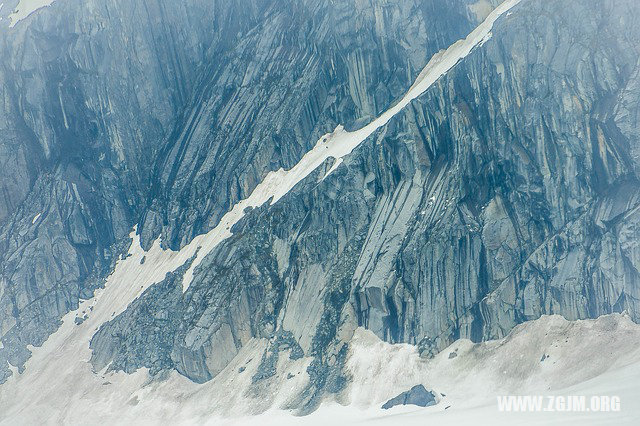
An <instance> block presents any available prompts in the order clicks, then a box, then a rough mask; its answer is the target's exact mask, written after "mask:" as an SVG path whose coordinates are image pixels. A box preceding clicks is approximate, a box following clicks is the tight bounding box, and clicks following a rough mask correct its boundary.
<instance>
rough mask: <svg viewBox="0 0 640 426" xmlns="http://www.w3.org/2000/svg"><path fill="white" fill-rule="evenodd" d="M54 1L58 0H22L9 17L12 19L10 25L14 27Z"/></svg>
mask: <svg viewBox="0 0 640 426" xmlns="http://www.w3.org/2000/svg"><path fill="white" fill-rule="evenodd" d="M54 1H56V0H20V3H18V6H16V9H15V10H14V11H13V13H12V14H11V15H9V19H10V20H11V24H9V27H14V26H15V25H16V24H17V23H18V22H20V21H22V20H23V19H25V18H26V17H28V16H29V15H31V14H32V13H33V12H35V11H36V10H38V9H42V8H43V7H48V6H49V5H51V3H53V2H54Z"/></svg>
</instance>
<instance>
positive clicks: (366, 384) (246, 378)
mask: <svg viewBox="0 0 640 426" xmlns="http://www.w3.org/2000/svg"><path fill="white" fill-rule="evenodd" d="M102 314H104V312H102ZM68 324H69V322H68V323H67V324H66V326H65V328H64V329H63V330H62V333H60V334H59V335H58V336H57V337H56V338H55V339H50V341H48V342H47V343H46V344H45V346H44V347H43V348H42V349H41V350H39V351H36V353H35V355H34V358H33V359H32V360H30V361H29V368H27V371H26V373H25V374H24V375H22V376H20V377H18V378H17V379H16V378H11V379H10V381H9V382H8V383H7V384H8V385H9V386H6V385H5V386H2V387H0V413H1V414H0V424H34V423H48V424H104V423H108V424H131V422H136V424H167V423H171V424H193V423H197V424H216V425H217V424H262V425H264V424H289V423H291V424H327V422H329V421H333V422H337V423H339V424H352V423H356V424H358V423H368V422H370V421H376V422H381V423H382V424H397V422H398V421H401V422H402V423H403V424H405V423H406V424H424V423H425V422H429V421H431V422H437V423H438V424H445V425H447V424H468V423H469V422H470V421H471V420H473V422H474V424H498V425H501V424H505V425H506V424H514V422H516V423H517V424H560V423H561V422H567V421H568V422H570V424H578V423H579V422H582V424H602V423H604V422H617V423H618V424H632V423H630V420H631V419H633V418H635V416H638V415H639V414H640V412H639V410H640V407H638V405H637V404H635V402H636V401H637V398H638V397H639V396H640V392H638V389H639V387H638V386H637V383H638V380H640V326H639V325H637V324H635V323H633V322H631V321H630V320H629V319H628V317H626V316H623V315H609V316H605V317H601V318H599V319H597V320H586V321H576V322H569V321H566V320H564V319H563V318H561V317H558V316H550V317H549V316H547V317H542V318H540V319H539V320H536V321H532V322H529V323H525V324H523V325H521V326H519V327H518V328H517V329H515V330H514V331H513V333H511V334H510V335H509V336H507V337H506V338H504V339H501V340H497V341H489V342H486V343H481V344H472V343H471V342H469V341H458V342H456V343H454V344H453V345H451V347H450V348H449V349H448V350H445V351H444V352H443V353H441V354H440V355H439V356H437V357H436V358H434V359H433V360H423V359H421V358H420V357H419V356H418V354H417V351H416V348H415V347H413V346H411V345H406V344H402V345H390V344H388V343H385V342H382V341H380V340H379V339H378V338H377V337H375V336H374V335H373V334H372V333H370V332H368V331H366V330H363V329H358V330H357V331H356V334H355V336H354V338H353V339H352V341H351V345H350V353H349V358H348V362H347V369H348V371H349V372H350V373H351V375H352V382H351V383H350V385H349V387H348V388H347V389H346V390H345V391H344V392H343V393H341V394H340V395H339V396H338V400H339V402H340V404H338V403H337V402H328V403H325V404H323V405H322V406H321V407H320V409H319V410H318V411H317V412H314V413H313V414H311V415H310V416H307V417H302V418H301V417H295V416H293V415H292V413H290V412H287V411H282V410H281V408H284V407H286V406H287V405H289V404H290V403H291V401H292V400H293V398H294V397H295V394H296V392H298V391H300V390H301V389H303V388H304V386H305V384H306V378H305V376H306V375H305V373H304V372H305V370H306V367H307V365H308V361H309V359H305V358H303V359H300V360H297V361H290V360H288V359H287V360H281V361H280V365H279V368H281V369H282V370H283V371H284V372H283V373H282V374H281V375H279V376H278V377H276V378H274V381H272V382H271V384H270V386H269V387H265V388H261V389H260V394H254V393H253V392H254V390H252V387H251V375H252V374H253V371H254V370H255V369H256V368H257V366H258V364H259V358H260V354H261V353H262V352H263V350H264V347H265V346H264V345H265V344H266V342H265V341H262V340H259V339H255V340H253V341H252V342H251V343H250V344H249V345H247V346H245V347H244V348H243V349H242V351H241V352H240V354H239V355H238V356H237V357H236V359H235V360H234V361H233V362H232V363H231V364H230V365H229V366H228V367H227V368H226V369H225V370H224V371H223V372H222V373H221V374H220V375H219V376H218V377H216V378H215V379H214V380H212V381H210V382H208V383H206V384H204V385H197V384H194V383H192V382H190V381H188V380H187V379H185V378H184V377H181V376H179V375H178V374H176V373H172V374H171V375H170V376H169V377H168V378H167V380H165V381H163V382H157V381H156V382H148V378H147V374H146V373H145V372H144V371H139V372H137V373H135V374H133V375H126V374H122V373H117V374H113V373H109V374H94V373H92V372H91V371H90V368H89V364H88V363H86V362H84V361H83V360H82V358H81V357H82V356H83V355H84V356H86V355H87V352H86V349H84V348H82V346H83V345H81V344H80V345H78V344H77V342H74V341H70V340H69V339H68V338H67V339H65V338H63V337H62V334H64V332H65V330H66V331H68V327H73V326H69V325H68ZM85 327H87V328H84V330H85V331H86V332H90V329H91V327H90V326H85ZM78 329H80V330H82V329H83V326H82V325H81V326H78ZM56 348H59V349H62V350H63V351H62V352H55V350H54V349H56ZM452 352H455V353H457V354H458V355H457V356H455V357H453V358H450V355H449V354H450V353H452ZM543 354H544V355H547V356H548V357H545V360H544V361H541V358H542V355H543ZM72 355H75V356H80V358H77V359H76V360H75V361H70V360H69V359H67V357H68V356H72ZM416 383H423V384H424V385H425V386H426V387H428V388H430V389H433V390H434V391H436V392H438V393H441V394H445V396H444V397H443V398H442V400H441V402H440V403H439V404H438V405H436V406H434V407H429V408H425V409H418V408H411V407H397V408H393V409H391V410H389V411H385V410H382V409H380V405H382V403H383V402H384V401H386V400H387V399H388V398H390V397H392V396H395V395H396V394H398V393H399V392H401V391H404V390H406V389H408V388H409V387H411V386H413V385H414V384H416ZM34 389H38V391H37V392H34ZM505 394H533V395H587V396H590V395H617V396H620V398H621V407H622V410H621V411H620V412H609V413H594V414H589V413H524V414H522V413H498V412H497V408H496V399H495V396H496V395H505ZM341 404H342V405H341ZM269 405H272V406H273V408H272V409H271V410H268V411H266V412H264V413H263V414H261V415H259V416H256V417H247V414H251V413H255V412H257V411H264V410H267V409H268V408H269ZM446 407H448V408H447V409H446V410H445V408H446ZM221 415H224V417H221Z"/></svg>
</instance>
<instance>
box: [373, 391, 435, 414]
mask: <svg viewBox="0 0 640 426" xmlns="http://www.w3.org/2000/svg"><path fill="white" fill-rule="evenodd" d="M437 403H438V402H437V401H436V396H435V395H434V394H433V392H430V391H428V390H426V389H425V387H424V386H423V385H415V386H414V387H412V388H411V389H409V390H408V391H406V392H402V393H401V394H400V395H398V396H396V397H394V398H391V399H390V400H388V401H387V402H385V403H384V404H383V405H382V408H383V409H385V410H388V409H389V408H392V407H395V406H397V405H417V406H418V407H430V406H432V405H436V404H437Z"/></svg>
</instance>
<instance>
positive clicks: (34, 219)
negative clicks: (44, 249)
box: [31, 213, 42, 225]
mask: <svg viewBox="0 0 640 426" xmlns="http://www.w3.org/2000/svg"><path fill="white" fill-rule="evenodd" d="M40 216H42V213H38V214H37V215H35V216H34V217H33V219H32V220H31V224H32V225H33V224H35V223H36V222H37V221H38V219H40Z"/></svg>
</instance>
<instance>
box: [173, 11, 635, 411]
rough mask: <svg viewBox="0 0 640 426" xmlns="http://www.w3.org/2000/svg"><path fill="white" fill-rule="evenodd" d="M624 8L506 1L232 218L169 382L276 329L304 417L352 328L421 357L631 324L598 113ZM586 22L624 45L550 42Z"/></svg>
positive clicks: (585, 28)
mask: <svg viewBox="0 0 640 426" xmlns="http://www.w3.org/2000/svg"><path fill="white" fill-rule="evenodd" d="M638 12H639V11H638V9H637V7H635V6H632V5H631V4H629V8H626V9H625V8H624V7H613V5H612V4H611V3H606V2H605V3H602V2H582V3H580V4H574V3H572V4H571V5H569V6H568V5H567V4H565V2H560V1H559V2H538V1H527V2H523V3H522V4H521V5H519V6H518V7H517V8H515V9H514V10H513V12H512V14H511V15H509V16H506V17H505V18H504V19H503V20H502V21H500V22H499V23H498V25H497V26H496V28H495V30H494V32H493V36H492V38H491V40H489V41H488V42H486V43H485V44H484V45H483V46H482V48H481V49H477V50H476V51H475V52H474V53H472V54H471V55H470V56H469V57H467V58H466V59H465V60H464V61H463V62H462V63H461V64H459V65H458V66H457V67H456V68H454V69H453V70H452V71H450V72H449V73H448V74H447V75H446V76H445V77H443V78H442V79H441V80H440V81H439V82H438V83H437V84H436V85H435V86H434V87H433V88H432V89H430V90H429V91H428V92H427V93H426V94H425V95H424V96H422V97H420V98H419V99H417V100H416V101H414V102H413V103H412V104H411V105H410V106H409V107H407V109H406V110H405V111H403V113H402V114H401V115H400V116H398V117H396V118H395V119H393V120H392V121H391V122H390V123H389V124H388V125H387V126H386V127H385V128H383V129H382V130H381V131H380V132H378V133H376V134H375V135H374V136H373V137H372V138H371V139H370V140H369V141H368V142H366V143H365V144H363V146H361V147H360V148H358V149H357V150H356V152H354V154H353V155H352V156H351V157H349V158H348V159H346V160H345V162H344V164H343V165H342V166H341V167H340V168H338V170H336V172H334V173H333V174H331V175H330V176H329V177H327V178H326V179H321V178H322V176H324V171H325V170H322V168H321V170H318V172H317V173H315V174H312V175H311V176H310V177H309V178H308V179H307V180H306V181H305V182H303V184H301V185H299V186H297V187H296V188H295V189H294V191H293V192H292V193H290V194H289V195H288V196H287V197H285V198H284V199H282V200H280V201H279V202H278V203H277V204H275V205H274V206H271V207H269V206H264V207H262V208H259V209H255V210H254V211H252V212H250V213H249V214H248V215H247V216H246V218H245V219H243V220H242V221H241V222H240V223H239V224H238V225H236V227H234V228H233V232H234V236H233V237H232V238H231V239H229V240H227V241H225V242H224V243H222V244H220V246H218V247H216V248H215V249H214V250H213V252H211V254H209V255H208V256H207V257H206V258H205V259H204V261H203V262H202V263H201V264H200V266H199V267H198V268H197V269H196V273H195V274H194V279H193V281H192V284H191V286H190V287H189V289H188V291H187V292H186V293H185V295H184V296H183V298H184V299H183V300H184V301H185V302H186V303H188V304H189V305H191V308H190V309H191V310H193V312H194V316H192V317H190V318H189V319H184V320H183V322H182V326H183V327H185V330H187V329H190V330H192V331H190V332H186V334H185V335H184V336H185V338H182V337H181V338H180V339H178V340H177V341H176V343H175V347H176V348H181V349H179V351H182V352H181V353H186V354H188V355H186V356H184V358H183V359H185V360H189V362H187V363H186V364H191V365H193V366H194V367H193V368H192V370H188V369H185V368H184V367H180V368H179V371H182V372H184V373H185V374H186V375H187V376H189V377H192V378H193V379H194V380H202V378H206V377H207V371H209V374H211V375H215V372H216V371H217V368H219V367H216V368H214V369H212V370H208V369H205V368H204V367H203V366H205V365H207V363H211V362H212V361H213V360H220V355H218V354H228V353H229V351H231V353H234V351H236V350H237V348H238V347H239V346H242V345H243V344H245V342H246V341H247V339H249V338H250V337H252V336H253V337H257V336H259V337H270V338H273V339H274V341H276V340H277V339H278V338H277V337H276V336H278V335H281V333H290V335H291V336H293V338H294V339H295V341H296V342H297V344H298V345H299V346H300V348H301V349H302V350H303V351H304V353H305V355H308V356H313V357H314V363H313V364H312V365H311V366H310V367H309V369H308V373H309V375H310V376H312V377H314V378H315V379H314V380H311V387H312V388H313V389H310V390H309V392H308V393H307V394H306V396H307V399H306V400H305V401H306V402H304V404H306V405H305V406H309V407H311V406H313V404H314V401H315V395H317V392H321V391H322V389H325V390H326V389H328V388H331V389H334V390H337V391H338V390H339V389H341V387H340V385H339V383H341V381H343V380H346V378H344V377H342V376H341V375H340V373H339V371H340V362H341V361H340V359H341V357H340V353H342V351H343V350H344V342H346V341H348V337H345V336H348V335H349V333H350V330H353V328H354V327H355V326H356V325H363V326H365V327H367V328H369V329H371V330H372V331H374V332H375V333H376V334H377V335H378V336H379V337H381V338H383V339H385V340H388V341H391V342H409V343H414V344H417V345H418V346H419V348H420V349H421V350H422V352H423V354H424V355H426V356H428V355H430V354H434V353H437V352H438V351H439V350H441V349H442V348H444V347H446V346H447V345H448V344H449V343H451V342H452V341H453V340H455V339H458V338H471V339H472V340H474V341H479V340H483V339H487V338H496V337H501V336H504V335H505V334H506V333H507V332H508V331H509V330H511V329H512V328H513V327H514V326H515V325H516V324H518V323H520V322H522V321H525V320H529V319H534V318H537V317H539V316H540V315H542V314H551V313H559V314H562V315H564V316H565V317H567V318H570V319H577V318H587V317H595V316H598V315H601V314H605V313H609V312H620V311H623V310H627V311H628V312H629V313H630V314H631V316H632V318H634V319H635V320H638V319H639V317H638V315H639V311H638V307H637V300H638V296H639V294H638V292H639V289H640V287H639V285H638V284H639V279H638V265H640V259H638V258H637V250H636V249H635V241H637V240H638V238H637V236H638V234H637V230H636V227H635V225H634V223H635V221H636V216H637V214H636V213H637V212H638V211H639V210H638V195H637V194H636V193H637V190H638V187H639V185H638V179H637V175H636V171H635V170H636V167H637V164H636V163H637V159H634V156H633V150H632V147H633V146H635V145H636V144H637V143H638V142H637V140H635V139H629V138H628V137H626V136H624V134H623V133H622V130H620V129H619V128H618V125H617V124H616V118H615V117H622V116H624V117H625V120H628V119H629V118H628V117H629V116H630V115H633V114H632V113H631V112H629V113H621V112H620V111H621V109H624V108H628V110H629V111H632V110H634V109H633V108H635V107H633V108H629V107H628V103H627V104H625V105H627V106H626V107H625V106H623V104H622V103H621V102H622V99H625V101H624V102H628V99H629V98H628V96H625V94H626V93H627V92H628V90H629V89H628V88H629V87H633V84H634V83H632V81H631V80H633V79H634V78H635V77H634V76H635V75H636V73H635V71H634V70H635V68H636V66H637V63H638V59H637V58H638V52H636V51H635V50H634V47H633V40H636V39H637V37H638V36H639V35H640V34H636V33H635V32H634V31H630V30H629V29H628V28H627V27H626V26H625V25H620V22H626V21H625V20H626V19H628V15H629V13H636V14H637V13H638ZM537 16H550V17H553V19H547V20H545V21H544V22H542V21H539V20H536V19H535V18H534V17H537ZM576 16H578V17H580V19H579V20H576V19H575V17H576ZM578 22H579V24H578ZM603 26H604V27H607V28H610V29H611V31H613V32H614V34H616V32H619V33H620V34H622V33H624V34H625V36H624V37H622V36H620V37H615V36H612V39H611V40H609V39H607V40H600V42H598V43H595V44H594V45H590V46H589V47H586V46H584V44H582V43H578V42H575V43H569V42H567V40H571V37H573V38H574V39H575V40H595V39H597V34H598V33H599V28H602V27H603ZM632 52H635V53H632ZM525 53H526V55H525ZM561 58H562V59H561ZM585 64H586V65H585ZM587 65H588V66H587ZM605 105H607V107H606V108H605V107H604V106H605ZM625 125H626V127H625ZM625 125H621V126H622V127H625V128H626V129H631V128H633V126H629V125H628V124H625ZM626 132H627V134H628V135H631V134H632V133H630V130H626ZM200 294H207V296H206V297H207V298H208V299H207V300H208V301H207V302H205V301H204V299H203V298H202V296H200ZM186 336H193V337H191V338H186ZM185 345H186V347H187V348H188V350H187V351H186V352H184V351H185ZM265 359H266V360H269V359H271V358H270V355H268V354H265ZM314 389H315V390H314Z"/></svg>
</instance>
